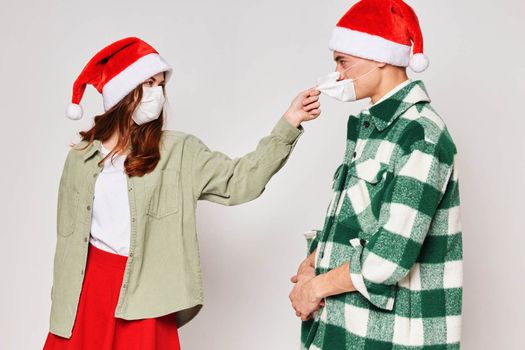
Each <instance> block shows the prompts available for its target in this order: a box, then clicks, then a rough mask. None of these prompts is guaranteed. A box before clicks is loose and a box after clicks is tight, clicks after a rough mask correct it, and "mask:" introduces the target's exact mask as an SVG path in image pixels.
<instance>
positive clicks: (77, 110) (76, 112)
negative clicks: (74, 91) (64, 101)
mask: <svg viewBox="0 0 525 350" xmlns="http://www.w3.org/2000/svg"><path fill="white" fill-rule="evenodd" d="M83 114H84V112H83V111H82V106H81V105H79V104H76V103H71V104H69V106H67V109H66V117H68V118H69V119H71V120H79V119H81V118H82V115H83Z"/></svg>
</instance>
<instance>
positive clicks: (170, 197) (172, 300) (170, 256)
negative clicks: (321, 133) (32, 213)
mask: <svg viewBox="0 0 525 350" xmlns="http://www.w3.org/2000/svg"><path fill="white" fill-rule="evenodd" d="M302 133H303V129H302V127H299V128H295V127H294V126H292V125H291V124H289V123H288V122H287V121H286V120H285V119H284V118H281V119H280V120H279V121H278V123H277V124H276V125H275V127H274V128H273V130H272V132H271V134H270V135H269V136H266V137H264V138H263V139H261V140H260V141H259V143H258V145H257V148H256V150H255V151H253V152H251V153H249V154H247V155H245V156H244V157H242V158H236V159H230V158H229V157H227V156H226V155H224V154H223V153H220V152H212V151H210V150H209V149H208V148H207V147H206V145H204V144H203V143H202V142H201V141H200V140H199V139H198V138H196V137H195V136H192V135H188V134H184V133H182V132H177V131H168V130H164V131H163V133H162V139H161V143H160V154H161V157H160V161H159V163H158V164H157V166H156V168H155V170H154V171H153V172H151V173H149V174H146V175H144V176H142V177H129V176H127V184H128V194H129V209H130V214H131V237H130V251H129V256H128V260H127V264H126V269H125V272H124V279H123V282H122V286H121V289H120V295H119V299H118V304H117V306H116V309H115V314H114V315H115V317H118V318H122V319H127V320H134V319H141V318H151V317H158V316H162V315H165V314H169V313H172V312H176V318H177V325H178V326H179V327H182V326H183V325H184V324H185V323H187V322H188V321H190V320H191V319H192V318H193V317H194V316H195V315H196V314H197V313H198V312H199V310H200V308H201V307H202V304H203V295H202V281H201V269H200V263H199V249H198V244H197V234H196V225H195V209H196V206H197V201H198V200H199V199H205V200H209V201H212V202H216V203H220V204H224V205H236V204H240V203H244V202H248V201H250V200H253V199H255V198H257V197H258V196H259V195H260V194H261V193H262V192H263V191H264V188H265V186H266V184H267V183H268V181H269V180H270V178H271V177H272V176H273V175H274V174H275V173H276V172H277V171H278V170H279V169H280V168H281V167H282V166H283V165H284V164H285V163H286V161H287V159H288V156H289V154H290V152H291V151H292V149H293V148H294V146H295V144H296V142H297V140H298V138H299V136H300V135H301V134H302ZM86 144H87V141H81V142H79V143H78V144H77V145H75V146H74V147H73V148H72V149H71V150H70V151H69V153H68V155H67V158H66V161H65V164H64V169H63V172H62V176H61V178H60V185H59V190H58V203H57V242H56V251H55V257H54V267H53V287H52V290H51V301H52V303H51V315H50V329H49V331H50V332H51V333H54V334H56V335H59V336H62V337H66V338H70V337H71V334H72V329H73V325H74V322H75V316H76V312H77V306H78V301H79V297H80V291H81V289H82V282H83V279H84V272H85V268H86V258H87V252H88V245H89V234H90V227H91V214H92V206H93V198H94V197H93V195H94V189H95V182H96V180H97V176H98V175H99V173H100V172H101V170H102V167H100V166H98V162H99V161H100V160H101V159H102V158H103V155H102V153H101V152H100V141H99V140H95V141H94V143H92V144H91V145H90V146H89V147H88V148H86V149H85V150H82V151H79V150H77V149H78V148H83V147H84V146H85V145H86ZM101 287H103V286H101Z"/></svg>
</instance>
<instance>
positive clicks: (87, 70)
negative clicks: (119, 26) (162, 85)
mask: <svg viewBox="0 0 525 350" xmlns="http://www.w3.org/2000/svg"><path fill="white" fill-rule="evenodd" d="M160 72H166V73H165V77H164V79H165V81H168V79H169V78H170V77H171V73H172V69H171V67H170V66H169V65H168V63H167V62H166V61H165V60H164V59H163V58H162V57H161V56H160V55H159V53H158V52H157V51H156V50H155V49H154V48H153V47H152V46H151V45H149V44H148V43H146V42H144V41H143V40H141V39H139V38H135V37H129V38H124V39H121V40H118V41H116V42H114V43H112V44H110V45H108V46H106V47H105V48H103V49H102V50H100V51H99V52H98V53H97V54H96V55H95V56H93V58H92V59H91V60H90V61H89V62H88V63H87V64H86V66H85V67H84V69H83V70H82V72H81V73H80V75H79V76H78V78H77V79H76V80H75V83H74V84H73V97H72V100H71V102H72V103H71V104H70V105H69V106H68V108H67V110H66V116H67V117H68V118H69V119H75V120H77V119H80V118H82V107H81V106H80V100H82V96H83V94H84V91H85V90H86V85H87V84H91V85H93V86H94V87H95V88H96V89H97V91H98V92H99V93H101V94H102V98H103V100H104V110H105V111H108V110H109V109H111V107H113V106H115V105H116V104H117V103H118V102H119V101H120V100H122V99H123V98H124V97H125V96H126V95H127V94H129V93H130V92H131V91H133V89H135V88H136V87H137V86H139V85H140V84H141V83H143V82H144V81H145V80H147V79H148V78H150V77H152V76H153V75H155V74H158V73H160Z"/></svg>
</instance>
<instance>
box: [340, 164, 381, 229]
mask: <svg viewBox="0 0 525 350" xmlns="http://www.w3.org/2000/svg"><path fill="white" fill-rule="evenodd" d="M387 167H388V166H387V165H386V164H384V163H381V162H379V161H378V160H376V159H364V160H359V159H358V160H356V161H355V162H353V163H351V164H350V165H349V167H348V175H347V179H346V184H345V192H344V193H345V196H344V198H343V200H342V201H341V204H340V207H339V211H341V210H342V211H343V212H344V213H346V214H345V215H343V216H344V217H347V216H350V217H352V216H353V215H358V216H359V218H360V220H359V221H360V222H361V221H362V222H361V225H364V223H365V222H366V223H367V225H368V224H372V223H373V222H374V221H375V220H373V216H374V215H373V213H374V212H376V211H377V209H378V208H379V206H380V205H381V202H382V200H383V198H382V193H381V192H382V190H383V188H384V186H383V183H384V178H385V177H386V174H387ZM367 225H365V226H367Z"/></svg>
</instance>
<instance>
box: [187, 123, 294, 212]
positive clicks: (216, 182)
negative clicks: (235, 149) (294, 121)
mask: <svg viewBox="0 0 525 350" xmlns="http://www.w3.org/2000/svg"><path fill="white" fill-rule="evenodd" d="M303 132H304V130H303V128H302V126H299V128H296V127H294V126H293V125H291V124H290V123H289V122H288V121H287V120H286V119H284V117H282V118H281V119H279V121H278V122H277V124H276V125H275V127H274V128H273V130H272V132H271V133H270V135H268V136H266V137H264V138H263V139H261V140H260V141H259V143H258V144H257V147H256V149H255V151H253V152H250V153H248V154H246V155H245V156H243V157H240V158H235V159H231V158H230V157H228V156H227V155H225V154H223V153H221V152H218V151H211V150H210V149H209V148H208V147H207V146H206V145H205V144H204V143H203V142H202V141H201V140H199V139H198V138H196V137H192V138H191V142H192V149H193V153H194V156H193V160H192V174H193V190H194V194H195V197H196V198H197V199H200V200H208V201H211V202H215V203H219V204H223V205H237V204H241V203H245V202H248V201H250V200H253V199H255V198H257V197H258V196H260V195H261V194H262V192H263V191H264V189H265V186H266V184H267V183H268V181H269V180H270V178H271V177H272V176H273V175H274V174H275V173H276V172H277V171H279V169H281V167H282V166H284V164H285V163H286V161H287V160H288V157H289V155H290V153H291V152H292V150H293V148H294V147H295V145H296V143H297V141H298V139H299V136H300V135H301V134H302V133H303Z"/></svg>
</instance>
